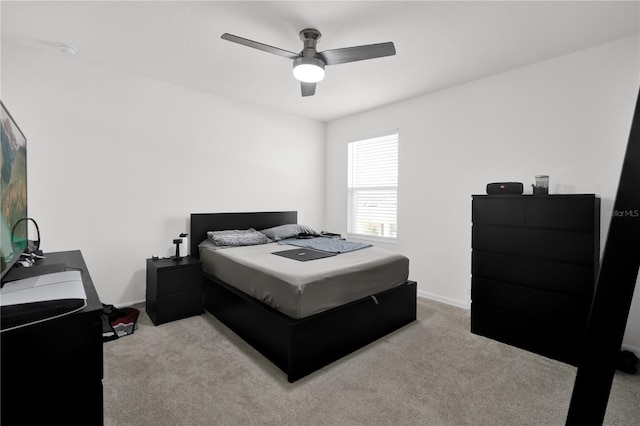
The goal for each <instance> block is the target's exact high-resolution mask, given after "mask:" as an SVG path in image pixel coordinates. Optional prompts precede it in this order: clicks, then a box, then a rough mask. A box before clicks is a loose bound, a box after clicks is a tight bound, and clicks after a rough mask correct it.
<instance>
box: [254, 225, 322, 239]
mask: <svg viewBox="0 0 640 426" xmlns="http://www.w3.org/2000/svg"><path fill="white" fill-rule="evenodd" d="M260 232H261V233H263V234H264V235H266V236H267V238H269V239H270V240H273V241H280V240H286V239H287V238H293V237H295V236H296V235H298V234H306V235H320V234H318V233H317V232H316V231H314V230H313V229H311V228H309V227H308V226H305V225H298V224H297V223H292V224H288V225H280V226H274V227H273V228H268V229H263V230H262V231H260Z"/></svg>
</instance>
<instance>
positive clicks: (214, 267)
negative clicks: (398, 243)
mask: <svg viewBox="0 0 640 426" xmlns="http://www.w3.org/2000/svg"><path fill="white" fill-rule="evenodd" d="M293 248H296V247H294V246H292V245H286V244H278V243H270V244H261V245H254V246H243V247H228V248H222V249H220V248H218V249H216V248H211V247H207V246H206V245H204V246H203V245H201V247H200V260H201V261H202V265H203V271H204V272H206V273H207V274H209V275H211V276H213V277H215V278H217V279H219V280H222V281H224V282H225V283H227V284H229V285H231V286H234V287H235V288H237V289H238V290H241V291H242V292H244V293H246V294H248V295H250V296H252V297H254V298H256V299H258V300H260V301H261V302H263V303H265V304H267V305H269V306H271V307H272V308H275V309H277V310H279V311H280V312H282V313H283V314H285V315H287V316H289V317H291V318H295V319H299V318H304V317H307V316H310V315H314V314H317V313H319V312H322V311H326V310H328V309H331V308H334V307H336V306H340V305H343V304H346V303H349V302H353V301H355V300H358V299H361V298H363V297H367V296H371V295H374V294H376V293H379V292H381V291H384V290H388V289H390V288H393V287H397V286H399V285H401V284H403V283H405V282H406V281H407V279H408V276H409V259H408V258H407V257H405V256H403V255H401V254H398V253H395V252H392V251H390V250H386V249H383V248H380V247H375V246H372V247H367V248H364V249H361V250H356V251H352V252H349V253H341V254H339V255H337V256H331V257H326V258H322V259H315V260H311V261H306V262H300V261H297V260H293V259H289V258H285V257H282V256H276V255H274V254H273V253H274V252H277V251H282V250H286V249H293Z"/></svg>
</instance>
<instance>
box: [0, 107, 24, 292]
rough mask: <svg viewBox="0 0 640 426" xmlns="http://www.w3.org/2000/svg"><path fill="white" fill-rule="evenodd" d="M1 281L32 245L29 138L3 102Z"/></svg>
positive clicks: (1, 111)
mask: <svg viewBox="0 0 640 426" xmlns="http://www.w3.org/2000/svg"><path fill="white" fill-rule="evenodd" d="M0 123H1V125H2V126H1V127H2V134H1V138H2V154H0V263H1V265H0V280H2V279H3V278H4V276H5V275H6V274H7V272H9V270H10V269H11V268H12V267H13V265H15V263H16V262H17V261H18V260H20V256H21V254H22V253H23V252H24V250H25V249H26V248H27V245H28V230H27V229H28V228H27V218H28V216H27V138H26V137H25V136H24V134H23V133H22V131H21V130H20V128H19V127H18V125H17V124H16V122H15V121H14V119H13V117H12V116H11V114H9V111H8V110H7V108H6V107H5V105H4V103H2V101H1V100H0Z"/></svg>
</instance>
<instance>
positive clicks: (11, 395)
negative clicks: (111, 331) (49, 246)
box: [0, 250, 103, 426]
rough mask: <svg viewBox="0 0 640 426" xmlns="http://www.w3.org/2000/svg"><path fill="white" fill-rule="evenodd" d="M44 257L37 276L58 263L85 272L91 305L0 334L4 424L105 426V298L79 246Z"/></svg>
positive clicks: (38, 265)
mask: <svg viewBox="0 0 640 426" xmlns="http://www.w3.org/2000/svg"><path fill="white" fill-rule="evenodd" d="M45 256H46V258H45V259H42V260H39V261H38V262H37V263H36V265H35V266H32V267H31V269H33V272H34V275H36V274H35V272H36V271H37V268H38V267H41V266H47V265H52V264H56V263H64V264H66V266H67V270H73V269H76V270H80V271H81V274H82V282H83V284H84V290H85V293H86V295H87V306H86V307H85V308H84V309H82V310H81V311H79V312H76V313H73V314H70V315H66V316H63V317H60V318H56V319H52V320H50V321H45V322H42V323H37V324H33V325H30V326H27V327H22V328H18V329H15V330H9V331H6V332H3V333H0V347H1V349H0V350H1V357H2V358H1V363H0V364H1V366H0V368H1V370H0V374H1V376H0V377H1V378H2V385H1V400H2V405H1V417H2V421H1V422H2V425H3V426H11V425H22V424H55V423H62V424H65V425H74V424H78V425H80V424H82V425H102V424H103V405H102V376H103V370H102V322H101V314H102V302H101V301H100V298H99V297H98V293H97V292H96V289H95V287H94V286H93V281H92V280H91V275H90V274H89V271H88V269H87V265H86V264H85V262H84V258H83V257H82V253H81V252H80V251H79V250H76V251H65V252H56V253H45ZM46 269H47V268H46V267H45V268H43V270H46Z"/></svg>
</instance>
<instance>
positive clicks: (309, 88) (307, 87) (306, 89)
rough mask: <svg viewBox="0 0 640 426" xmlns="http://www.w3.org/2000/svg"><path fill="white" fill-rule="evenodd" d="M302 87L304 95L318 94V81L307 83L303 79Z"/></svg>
mask: <svg viewBox="0 0 640 426" xmlns="http://www.w3.org/2000/svg"><path fill="white" fill-rule="evenodd" d="M300 87H302V96H313V95H315V94H316V83H305V82H304V81H301V82H300Z"/></svg>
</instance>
